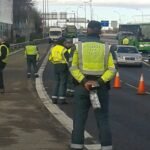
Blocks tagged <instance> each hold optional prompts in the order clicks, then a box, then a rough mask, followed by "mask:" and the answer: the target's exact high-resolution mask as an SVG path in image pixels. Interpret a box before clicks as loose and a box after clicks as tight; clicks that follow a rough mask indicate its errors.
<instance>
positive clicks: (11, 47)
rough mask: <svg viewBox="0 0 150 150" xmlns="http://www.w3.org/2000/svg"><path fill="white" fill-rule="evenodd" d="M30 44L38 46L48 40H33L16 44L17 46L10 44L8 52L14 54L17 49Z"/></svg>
mask: <svg viewBox="0 0 150 150" xmlns="http://www.w3.org/2000/svg"><path fill="white" fill-rule="evenodd" d="M31 42H34V43H35V44H40V43H44V42H48V38H44V39H35V40H34V41H27V42H23V43H17V44H10V51H11V52H14V51H16V50H17V49H20V48H24V47H25V46H26V45H27V44H30V43H31Z"/></svg>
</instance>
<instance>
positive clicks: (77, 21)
mask: <svg viewBox="0 0 150 150" xmlns="http://www.w3.org/2000/svg"><path fill="white" fill-rule="evenodd" d="M81 7H82V5H80V6H78V8H77V19H76V22H77V27H78V11H79V8H81Z"/></svg>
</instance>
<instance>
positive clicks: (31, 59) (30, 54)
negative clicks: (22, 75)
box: [25, 42, 39, 78]
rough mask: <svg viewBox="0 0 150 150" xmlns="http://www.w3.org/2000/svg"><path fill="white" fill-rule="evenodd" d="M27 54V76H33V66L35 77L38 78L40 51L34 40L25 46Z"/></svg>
mask: <svg viewBox="0 0 150 150" xmlns="http://www.w3.org/2000/svg"><path fill="white" fill-rule="evenodd" d="M25 56H26V59H27V78H30V77H31V72H32V71H31V70H32V69H31V68H32V66H33V69H34V77H35V78H37V77H38V76H39V75H38V73H37V71H38V69H37V61H38V60H39V52H38V48H37V46H36V45H35V44H34V42H31V43H30V44H29V45H27V46H25Z"/></svg>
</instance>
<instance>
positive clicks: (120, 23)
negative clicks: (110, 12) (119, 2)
mask: <svg viewBox="0 0 150 150" xmlns="http://www.w3.org/2000/svg"><path fill="white" fill-rule="evenodd" d="M114 13H117V14H118V16H119V24H121V15H120V13H119V12H118V11H116V10H114Z"/></svg>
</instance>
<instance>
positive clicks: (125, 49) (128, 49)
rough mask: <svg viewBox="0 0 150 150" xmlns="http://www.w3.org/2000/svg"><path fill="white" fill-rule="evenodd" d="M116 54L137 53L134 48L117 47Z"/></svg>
mask: <svg viewBox="0 0 150 150" xmlns="http://www.w3.org/2000/svg"><path fill="white" fill-rule="evenodd" d="M117 52H118V53H138V51H137V49H136V48H135V47H118V51H117Z"/></svg>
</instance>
